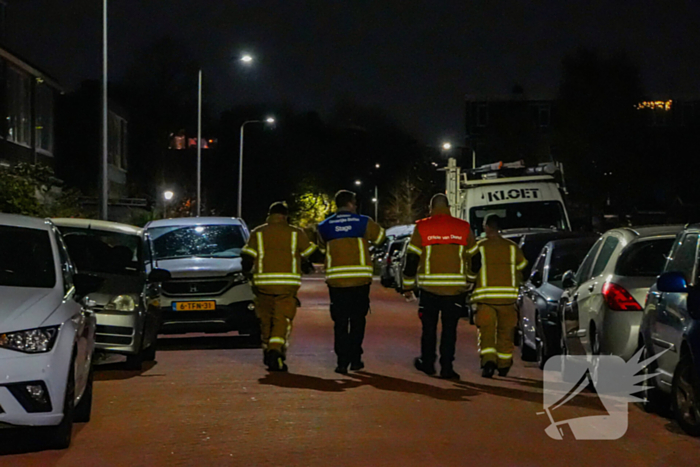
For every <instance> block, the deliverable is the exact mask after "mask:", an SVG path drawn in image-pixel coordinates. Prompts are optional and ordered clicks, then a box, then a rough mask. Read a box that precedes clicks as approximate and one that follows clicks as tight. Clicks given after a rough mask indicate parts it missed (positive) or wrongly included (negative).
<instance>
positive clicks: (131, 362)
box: [125, 350, 143, 371]
mask: <svg viewBox="0 0 700 467" xmlns="http://www.w3.org/2000/svg"><path fill="white" fill-rule="evenodd" d="M125 366H126V369H127V370H131V371H141V367H142V366H143V350H142V351H140V352H139V353H137V354H133V355H127V356H126V365H125Z"/></svg>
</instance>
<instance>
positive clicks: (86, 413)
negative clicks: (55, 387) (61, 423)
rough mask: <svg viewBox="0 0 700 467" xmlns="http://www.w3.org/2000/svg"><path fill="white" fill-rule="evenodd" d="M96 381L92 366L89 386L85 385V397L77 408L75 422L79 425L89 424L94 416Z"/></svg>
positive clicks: (88, 381)
mask: <svg viewBox="0 0 700 467" xmlns="http://www.w3.org/2000/svg"><path fill="white" fill-rule="evenodd" d="M93 379H94V370H93V367H92V365H90V373H89V374H88V380H87V384H86V385H85V390H84V391H83V397H81V398H80V402H78V405H77V406H76V407H75V414H74V417H73V420H74V421H75V422H77V423H87V422H89V421H90V416H91V415H92V382H93Z"/></svg>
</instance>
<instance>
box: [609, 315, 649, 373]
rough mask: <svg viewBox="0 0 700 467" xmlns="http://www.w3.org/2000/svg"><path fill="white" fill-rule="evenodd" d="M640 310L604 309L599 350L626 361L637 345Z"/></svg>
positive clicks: (640, 317)
mask: <svg viewBox="0 0 700 467" xmlns="http://www.w3.org/2000/svg"><path fill="white" fill-rule="evenodd" d="M643 314H644V313H643V312H642V311H610V310H606V312H605V317H604V321H603V329H602V336H601V339H602V341H601V352H602V353H603V354H608V355H617V356H619V357H622V359H623V360H625V361H627V360H629V359H630V358H632V356H633V355H634V353H635V352H636V351H637V348H638V347H639V328H640V325H641V323H642V316H643Z"/></svg>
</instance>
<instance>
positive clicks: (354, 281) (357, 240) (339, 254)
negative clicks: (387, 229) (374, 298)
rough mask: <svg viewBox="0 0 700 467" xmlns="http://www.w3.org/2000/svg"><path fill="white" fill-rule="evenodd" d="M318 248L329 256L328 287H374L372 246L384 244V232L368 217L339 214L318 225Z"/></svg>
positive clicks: (327, 262) (349, 213) (346, 213)
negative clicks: (368, 285)
mask: <svg viewBox="0 0 700 467" xmlns="http://www.w3.org/2000/svg"><path fill="white" fill-rule="evenodd" d="M318 237H319V246H320V247H321V249H322V250H324V251H325V253H326V283H327V284H328V285H329V286H331V287H359V286H361V285H366V284H371V283H372V272H373V266H372V259H371V258H370V254H369V244H370V243H373V244H375V245H379V244H381V243H382V242H383V241H384V238H385V235H384V229H382V228H381V227H380V226H379V224H377V223H376V222H374V221H373V220H372V219H370V218H369V217H367V216H362V215H359V214H354V213H352V212H349V211H339V212H337V213H336V214H334V215H332V216H331V217H329V218H328V219H326V220H324V221H323V222H321V223H320V224H318Z"/></svg>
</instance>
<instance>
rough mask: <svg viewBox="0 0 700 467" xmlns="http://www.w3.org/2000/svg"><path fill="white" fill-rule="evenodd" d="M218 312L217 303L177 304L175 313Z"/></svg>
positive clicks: (174, 306)
mask: <svg viewBox="0 0 700 467" xmlns="http://www.w3.org/2000/svg"><path fill="white" fill-rule="evenodd" d="M209 310H216V302H215V301H210V302H175V303H173V311H209Z"/></svg>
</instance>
